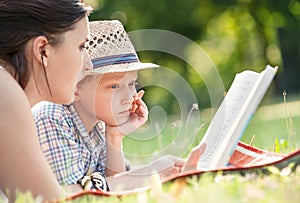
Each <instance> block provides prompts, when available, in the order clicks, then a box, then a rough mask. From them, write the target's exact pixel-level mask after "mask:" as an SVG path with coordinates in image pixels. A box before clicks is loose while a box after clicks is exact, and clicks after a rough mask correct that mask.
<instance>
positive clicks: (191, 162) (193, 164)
mask: <svg viewBox="0 0 300 203" xmlns="http://www.w3.org/2000/svg"><path fill="white" fill-rule="evenodd" d="M205 146H206V145H205V143H204V144H202V145H200V146H197V147H195V148H194V149H193V150H192V152H191V154H190V156H189V158H188V160H187V162H186V165H185V166H184V167H183V168H184V169H183V171H189V170H195V169H196V168H197V163H198V160H199V158H200V157H201V155H202V154H203V152H204V150H205Z"/></svg>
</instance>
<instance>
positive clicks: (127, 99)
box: [122, 90, 136, 104]
mask: <svg viewBox="0 0 300 203" xmlns="http://www.w3.org/2000/svg"><path fill="white" fill-rule="evenodd" d="M134 95H136V90H134V91H133V90H127V92H126V94H124V99H123V100H122V104H132V103H133V101H134V98H133V96H134Z"/></svg>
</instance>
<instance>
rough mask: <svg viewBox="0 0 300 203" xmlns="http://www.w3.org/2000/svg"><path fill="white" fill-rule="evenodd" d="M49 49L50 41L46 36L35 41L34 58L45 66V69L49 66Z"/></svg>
mask: <svg viewBox="0 0 300 203" xmlns="http://www.w3.org/2000/svg"><path fill="white" fill-rule="evenodd" d="M49 48H50V46H48V39H47V38H46V37H45V36H38V37H36V38H35V39H34V40H33V43H32V49H33V50H32V51H33V56H34V58H35V59H36V60H37V61H38V62H39V63H40V64H44V66H45V67H46V66H47V65H48V60H49V52H50V50H49Z"/></svg>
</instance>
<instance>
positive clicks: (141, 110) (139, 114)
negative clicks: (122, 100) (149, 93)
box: [129, 90, 148, 129]
mask: <svg viewBox="0 0 300 203" xmlns="http://www.w3.org/2000/svg"><path fill="white" fill-rule="evenodd" d="M144 94H145V91H144V90H140V91H139V92H138V93H137V95H136V96H133V99H134V100H133V103H132V109H131V113H130V120H129V122H130V123H132V124H133V126H134V127H135V128H136V129H137V128H139V127H141V126H142V125H143V124H145V123H146V121H147V120H148V108H147V106H146V104H145V103H144V101H143V100H142V97H143V96H144Z"/></svg>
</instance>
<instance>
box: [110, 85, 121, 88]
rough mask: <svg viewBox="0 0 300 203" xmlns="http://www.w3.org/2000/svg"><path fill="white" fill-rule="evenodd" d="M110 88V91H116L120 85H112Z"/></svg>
mask: <svg viewBox="0 0 300 203" xmlns="http://www.w3.org/2000/svg"><path fill="white" fill-rule="evenodd" d="M110 87H111V88H112V89H117V88H119V87H120V85H117V84H114V85H111V86H110Z"/></svg>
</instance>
